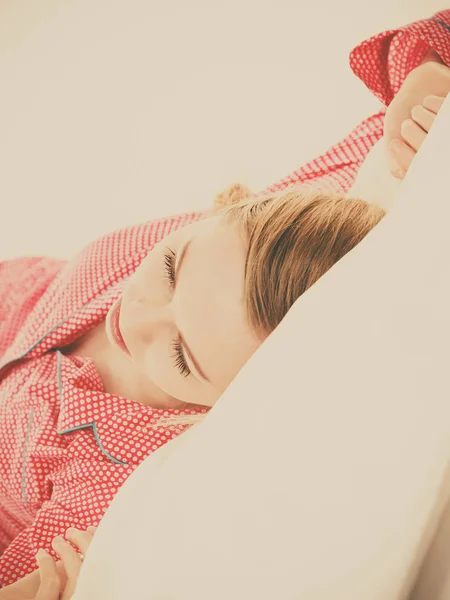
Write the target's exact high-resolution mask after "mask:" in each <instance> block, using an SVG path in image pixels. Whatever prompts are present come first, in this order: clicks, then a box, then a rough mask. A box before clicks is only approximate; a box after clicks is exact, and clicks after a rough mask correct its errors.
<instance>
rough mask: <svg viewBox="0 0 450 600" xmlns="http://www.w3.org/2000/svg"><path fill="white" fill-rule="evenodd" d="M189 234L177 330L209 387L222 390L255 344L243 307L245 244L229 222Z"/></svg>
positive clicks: (210, 222)
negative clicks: (195, 358)
mask: <svg viewBox="0 0 450 600" xmlns="http://www.w3.org/2000/svg"><path fill="white" fill-rule="evenodd" d="M189 229H190V231H189V230H188V228H186V231H185V232H184V235H183V238H184V240H187V239H190V240H191V242H190V244H189V248H188V250H187V252H186V255H185V258H184V261H183V266H182V269H181V270H180V278H179V280H178V282H177V295H176V307H175V308H176V318H177V325H178V327H179V329H180V331H182V332H183V334H184V336H185V338H186V339H187V340H188V342H189V345H190V346H191V349H192V351H193V353H194V354H195V356H196V357H197V358H198V361H199V362H200V364H201V365H202V367H203V368H204V371H205V372H206V373H207V374H208V376H209V377H210V379H211V380H213V383H215V384H216V383H217V384H218V387H221V388H222V387H223V388H225V387H226V386H227V385H228V384H229V383H230V381H231V379H232V378H233V377H234V375H235V374H236V372H237V371H238V370H239V369H240V368H241V367H242V366H243V364H244V363H245V362H246V361H247V360H248V358H249V357H250V355H251V354H252V353H253V352H254V351H255V350H256V348H257V347H258V345H259V343H258V340H257V338H256V336H255V335H254V333H253V331H252V330H251V328H250V326H249V324H248V320H247V314H246V308H245V298H244V274H245V260H246V255H247V244H246V242H245V240H244V239H243V238H242V236H241V235H240V232H239V231H238V229H237V227H236V226H235V225H233V223H227V222H225V221H224V220H222V219H220V218H218V217H215V218H211V219H205V221H202V222H200V223H196V224H195V225H193V226H192V228H189ZM180 233H181V232H180ZM181 243H184V241H183V242H181Z"/></svg>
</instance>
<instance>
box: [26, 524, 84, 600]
mask: <svg viewBox="0 0 450 600" xmlns="http://www.w3.org/2000/svg"><path fill="white" fill-rule="evenodd" d="M95 530H96V529H95V527H88V528H87V530H86V531H81V530H80V529H76V528H74V527H72V528H70V529H68V530H67V532H66V537H67V539H68V540H69V541H70V542H72V544H73V545H74V546H76V547H77V548H78V549H79V550H80V551H81V553H82V556H83V558H84V556H85V555H86V552H87V550H88V548H89V546H90V543H91V541H92V537H93V535H94V533H95ZM52 547H53V550H54V551H55V552H56V554H57V555H58V556H59V557H60V559H61V562H62V564H63V566H64V570H65V575H66V578H67V579H66V582H65V584H62V581H61V577H60V573H59V571H58V568H57V565H56V563H55V561H54V560H53V558H52V557H51V556H50V554H48V552H46V551H45V550H39V552H38V553H37V555H36V560H37V562H38V565H39V574H40V577H41V582H40V586H39V590H38V592H37V594H36V596H35V598H34V600H70V598H72V596H73V594H74V592H75V587H76V583H77V580H78V575H79V573H80V569H81V565H82V562H83V558H82V557H80V556H79V554H78V553H77V552H76V550H74V548H73V547H72V546H70V544H68V543H67V542H66V541H65V540H64V539H63V538H61V537H56V538H55V539H54V540H53V542H52Z"/></svg>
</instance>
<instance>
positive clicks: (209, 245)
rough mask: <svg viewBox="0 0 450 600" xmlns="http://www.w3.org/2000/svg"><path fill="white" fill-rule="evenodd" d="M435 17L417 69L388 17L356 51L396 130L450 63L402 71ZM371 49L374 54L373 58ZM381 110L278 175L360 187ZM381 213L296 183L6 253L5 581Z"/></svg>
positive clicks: (181, 421) (88, 521)
mask: <svg viewBox="0 0 450 600" xmlns="http://www.w3.org/2000/svg"><path fill="white" fill-rule="evenodd" d="M436 19H437V20H436ZM436 19H435V20H432V19H431V20H429V21H424V22H421V23H419V24H413V25H412V26H410V27H409V28H405V29H403V30H401V31H400V32H399V35H398V36H396V37H395V38H393V39H394V42H392V43H391V47H393V48H395V53H393V55H392V56H390V58H392V60H393V65H394V66H395V64H399V65H400V66H401V68H402V69H401V70H400V71H397V70H396V69H395V68H391V69H390V72H391V73H393V74H394V75H395V77H394V80H393V82H391V84H390V85H389V86H387V76H388V74H389V69H388V68H387V67H386V59H387V55H386V48H387V46H386V43H385V42H383V40H386V39H388V38H386V35H382V36H379V37H377V38H374V39H372V40H370V41H369V42H367V43H365V44H362V45H361V46H360V47H358V48H357V49H356V50H355V51H354V52H353V53H352V61H353V62H352V64H353V67H354V68H355V69H365V71H364V72H363V73H362V72H361V70H360V72H359V74H360V75H361V76H364V77H367V81H368V82H370V85H372V86H373V87H374V91H375V92H376V93H377V94H379V95H380V94H382V93H383V92H384V91H385V90H384V87H383V86H387V87H386V90H388V91H389V93H390V95H391V97H389V95H388V94H387V92H386V94H387V95H386V97H385V99H386V101H390V100H391V99H392V95H393V92H392V88H393V89H394V91H397V90H398V88H399V87H400V91H399V93H398V94H397V97H396V98H400V100H399V101H398V103H397V104H394V102H395V101H394V102H393V103H392V105H391V106H392V107H393V108H392V109H390V111H389V113H388V115H387V118H386V135H387V139H389V136H392V135H394V134H395V131H396V128H395V127H394V126H393V125H392V124H395V123H396V122H397V121H398V120H399V119H403V115H404V114H406V113H407V116H408V117H409V116H410V110H411V107H410V106H409V103H410V98H411V97H413V98H418V95H419V93H420V94H421V97H422V98H423V97H424V96H426V95H429V94H434V95H436V94H439V92H438V91H437V89H436V88H437V87H438V86H443V85H444V82H445V81H447V80H446V76H447V72H446V71H443V70H442V69H441V70H440V71H439V72H438V70H433V76H430V77H429V81H428V79H427V77H428V75H427V77H425V73H427V74H429V73H430V72H431V71H430V69H429V63H428V62H427V63H426V64H425V65H423V66H419V67H417V68H416V69H415V70H414V71H412V72H411V74H410V75H408V77H406V79H405V81H404V84H403V86H400V81H399V77H400V75H402V76H405V75H406V72H407V70H408V69H407V68H406V67H405V66H404V65H405V64H406V63H405V61H404V60H403V55H402V52H403V51H404V52H407V53H409V54H408V56H409V57H410V60H409V62H408V63H407V66H408V68H413V67H416V66H417V65H419V64H420V63H421V62H422V61H423V60H424V59H425V60H427V61H428V60H429V59H431V60H433V61H434V60H440V59H442V60H444V62H447V61H448V59H449V55H450V52H449V46H447V45H446V44H447V43H448V40H447V38H445V36H444V37H442V32H441V29H442V30H444V31H445V35H447V36H448V33H447V31H446V28H445V27H444V26H443V25H442V23H444V24H445V23H447V26H450V14H449V11H444V12H443V13H440V14H439V16H438V18H436ZM438 31H439V33H437V32H438ZM392 35H393V33H392V32H390V34H389V36H390V37H389V39H390V38H392ZM396 40H399V41H398V43H395V41H396ZM443 40H444V41H443ZM430 50H431V52H430ZM436 52H439V55H440V59H439V58H438V55H437V54H436ZM369 55H370V56H371V57H372V60H370V61H368V62H360V61H363V58H364V57H367V56H369ZM375 59H377V60H378V62H376V61H375ZM396 61H398V63H396ZM391 66H392V65H391ZM432 66H433V68H434V65H432ZM425 67H426V68H425ZM425 79H426V80H427V85H426V86H425V85H424V81H425ZM439 89H440V88H439ZM405 90H407V91H408V90H409V93H403V92H404V91H405ZM414 90H415V95H414ZM447 91H448V90H447ZM440 93H441V95H444V94H445V93H447V92H445V93H444V92H440ZM414 103H415V104H417V100H415V101H414ZM394 109H396V111H395V110H394ZM391 115H392V117H391ZM382 117H383V115H382V113H380V114H378V115H375V116H374V117H373V118H372V119H370V120H368V121H365V122H364V123H363V124H362V125H361V126H360V127H359V128H357V130H355V132H353V133H352V134H351V135H350V136H349V138H347V140H345V141H344V142H342V143H341V144H338V145H337V146H336V147H335V148H333V149H332V150H331V151H330V152H329V153H327V155H326V156H325V157H322V158H320V159H317V160H316V161H313V162H312V163H310V164H309V165H307V166H306V167H304V168H303V169H302V170H301V171H299V172H298V173H296V174H294V175H293V176H291V177H290V178H288V179H287V180H284V181H282V182H280V183H279V184H277V185H275V186H274V187H273V188H271V189H272V190H282V189H284V188H285V187H287V186H288V185H289V184H290V183H296V182H302V183H305V189H308V184H311V183H314V185H317V186H320V187H321V188H322V190H325V191H326V192H333V193H335V192H337V191H338V192H339V193H340V194H342V193H343V192H346V191H347V190H348V188H349V187H350V185H351V183H352V181H353V178H354V176H355V174H356V171H357V169H358V167H359V166H360V164H361V163H362V161H363V160H364V157H365V156H366V154H367V152H368V150H369V149H370V147H371V146H372V145H373V143H375V142H376V141H377V140H378V139H380V137H381V135H382V132H383V118H382ZM415 122H416V125H417V124H419V125H420V119H419V118H417V120H416V121H415ZM389 123H391V126H392V127H391V129H389V127H388V125H389ZM400 123H401V121H399V122H398V124H397V125H398V130H399V131H400ZM413 128H414V127H413ZM406 129H408V128H406ZM414 129H415V128H414ZM392 131H393V132H394V134H392ZM395 135H398V134H395ZM404 140H405V141H406V142H408V145H407V146H402V152H403V154H401V155H399V156H400V159H399V160H400V162H401V161H402V160H407V156H405V152H409V151H411V152H414V150H415V149H417V148H415V147H414V140H413V139H412V136H411V128H410V129H409V132H408V131H406V130H405V131H404ZM383 214H384V213H383V211H381V210H380V209H377V208H375V207H371V206H369V205H367V204H366V203H364V202H362V201H359V200H348V199H345V198H344V197H342V195H341V196H339V195H338V196H333V197H330V196H329V195H327V194H326V193H322V194H316V195H315V196H314V197H313V198H307V197H305V195H304V194H303V193H298V192H292V193H288V194H286V195H284V196H282V197H281V198H280V197H270V196H269V197H267V198H266V201H265V202H262V201H261V198H259V201H258V202H254V203H252V202H250V203H248V202H247V203H243V204H239V205H238V206H236V207H235V208H234V207H233V208H231V209H229V210H226V211H225V213H224V214H222V215H221V216H216V217H214V218H211V219H204V220H203V219H201V217H202V216H203V215H198V214H194V215H184V216H181V217H177V218H173V219H165V220H159V221H157V222H154V223H150V224H143V225H140V226H137V227H131V228H127V229H126V230H122V231H119V232H115V233H113V234H110V235H109V236H106V237H105V238H102V239H101V240H99V241H98V242H96V243H94V244H92V245H91V246H90V247H89V248H88V249H87V250H85V251H84V252H82V253H81V254H80V255H79V256H78V257H77V259H75V260H74V261H71V262H70V263H67V264H65V263H62V262H60V261H50V260H47V259H25V260H17V261H9V262H8V263H5V264H3V265H2V266H1V270H0V278H2V284H1V286H0V289H1V291H2V294H1V295H2V298H1V300H2V302H1V304H0V306H1V307H2V309H1V310H2V319H3V320H0V323H1V331H0V334H1V335H0V340H1V342H0V360H1V365H0V367H1V368H0V427H1V428H2V434H3V435H2V439H3V440H5V442H4V444H3V447H2V448H1V449H0V452H1V455H0V465H1V466H0V469H1V470H0V485H1V494H0V515H1V516H0V551H3V554H2V556H1V558H0V581H1V583H2V584H3V585H7V584H10V583H13V582H14V581H16V580H18V579H19V578H20V577H23V576H24V575H26V574H27V573H30V572H31V571H32V570H33V569H34V568H35V559H34V557H35V554H36V552H37V550H38V549H39V548H41V547H43V548H46V549H50V548H51V544H52V540H53V538H54V537H55V536H56V535H58V534H59V535H61V534H64V532H65V530H66V529H67V528H68V527H71V526H75V527H78V528H80V529H83V530H84V529H86V527H87V526H89V525H96V524H97V523H98V522H99V520H100V519H101V516H102V515H103V513H104V512H105V510H106V508H107V506H108V504H109V502H110V501H111V499H112V498H113V496H114V494H115V492H116V491H117V489H118V487H120V485H121V484H122V483H123V481H125V479H126V478H127V477H128V476H129V475H130V474H131V472H132V471H133V470H134V468H135V467H136V466H137V465H138V464H139V463H140V462H141V461H142V460H143V459H144V458H145V456H147V455H148V454H149V453H150V452H152V451H153V450H156V449H157V448H158V447H159V446H160V445H162V444H164V443H165V442H166V441H168V440H169V439H171V438H172V437H174V436H176V435H178V434H179V433H180V432H181V431H182V430H183V428H184V427H185V426H186V425H187V424H189V423H190V422H192V421H195V420H196V419H198V418H199V415H202V414H204V413H205V412H207V410H208V407H210V406H212V405H213V404H214V402H215V401H216V400H217V398H218V397H219V396H220V394H221V392H222V391H223V389H225V388H226V387H227V385H228V383H229V382H230V381H231V379H232V378H233V377H234V375H235V374H236V372H237V371H238V370H239V369H240V368H241V367H242V365H243V364H244V363H245V361H246V360H247V359H248V358H249V356H250V355H251V353H252V352H253V351H254V350H255V349H256V348H257V347H258V346H259V344H260V343H261V341H262V340H263V339H264V337H265V336H266V335H267V334H268V333H269V332H270V331H271V330H272V329H273V328H274V327H275V326H276V325H277V323H278V322H279V321H280V320H281V318H282V317H283V316H284V314H285V312H286V310H288V308H289V306H290V305H291V304H292V302H293V301H294V300H295V299H296V298H297V297H298V296H299V295H300V294H301V293H303V291H305V290H306V289H307V288H308V287H309V286H310V285H312V283H314V281H316V280H317V278H319V277H320V276H321V275H322V274H323V273H324V272H326V270H328V269H329V268H330V267H331V266H332V264H333V263H334V262H336V261H337V260H339V258H340V257H341V256H343V255H344V254H345V253H346V252H348V250H350V249H351V248H352V247H353V246H354V245H355V244H357V243H358V242H359V241H360V240H361V239H362V238H363V237H364V235H366V233H367V232H368V231H369V230H370V229H371V228H372V227H373V226H374V225H375V224H376V223H377V222H378V221H379V220H380V219H381V218H382V216H383ZM184 225H186V227H185V228H184V227H183V228H182V226H184ZM187 225H189V227H187ZM269 242H270V243H269ZM283 243H284V250H283V251H281V250H280V246H279V244H281V246H282V245H283ZM150 250H152V252H150V253H149V251H150ZM269 259H270V260H269ZM283 272H284V274H285V277H284V279H283V278H282V277H281V278H280V273H283ZM164 277H165V279H164ZM268 282H269V284H270V283H271V287H270V289H267V285H268ZM280 283H282V284H283V286H281V285H280ZM224 290H225V293H226V296H225V297H224V295H223V294H224ZM287 292H289V293H287ZM243 295H244V298H245V302H241V299H242V296H243ZM130 398H132V400H130ZM174 420H176V421H178V422H177V423H176V425H170V423H169V424H168V421H169V422H171V423H174Z"/></svg>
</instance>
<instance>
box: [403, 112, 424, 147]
mask: <svg viewBox="0 0 450 600" xmlns="http://www.w3.org/2000/svg"><path fill="white" fill-rule="evenodd" d="M400 130H401V132H402V137H403V139H404V140H405V142H407V143H408V145H409V146H411V148H412V149H413V150H415V151H416V152H417V151H418V150H419V148H420V146H421V145H422V144H423V142H424V141H425V138H426V137H427V132H426V131H424V130H423V129H422V127H419V125H417V123H414V121H413V120H412V119H406V121H403V123H402V126H401V128H400Z"/></svg>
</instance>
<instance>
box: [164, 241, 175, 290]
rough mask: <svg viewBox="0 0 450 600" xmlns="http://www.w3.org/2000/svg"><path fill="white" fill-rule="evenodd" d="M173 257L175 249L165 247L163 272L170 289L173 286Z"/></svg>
mask: <svg viewBox="0 0 450 600" xmlns="http://www.w3.org/2000/svg"><path fill="white" fill-rule="evenodd" d="M175 258H176V254H175V251H174V250H172V249H171V248H166V250H165V251H164V273H165V277H166V279H167V281H168V282H169V286H170V289H171V290H173V289H174V288H175Z"/></svg>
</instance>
